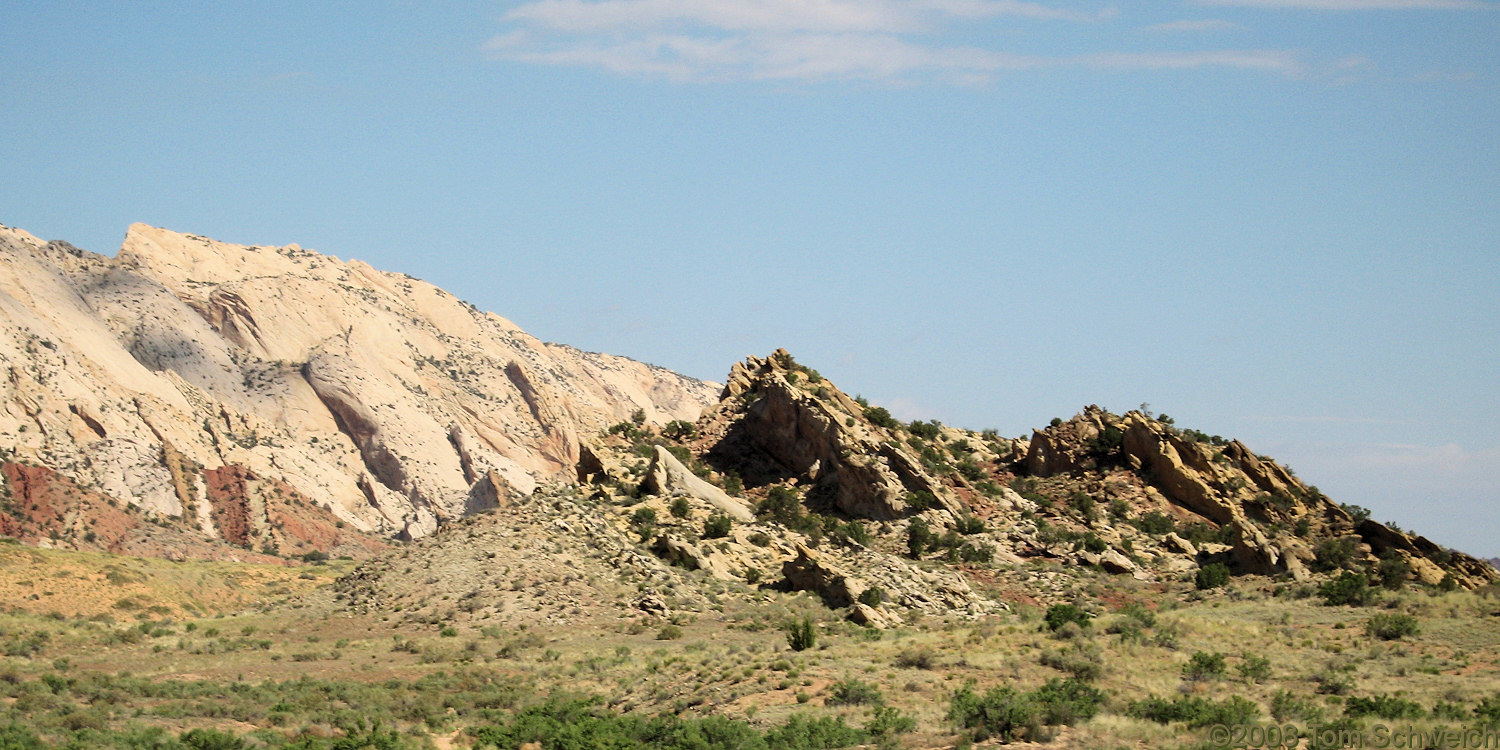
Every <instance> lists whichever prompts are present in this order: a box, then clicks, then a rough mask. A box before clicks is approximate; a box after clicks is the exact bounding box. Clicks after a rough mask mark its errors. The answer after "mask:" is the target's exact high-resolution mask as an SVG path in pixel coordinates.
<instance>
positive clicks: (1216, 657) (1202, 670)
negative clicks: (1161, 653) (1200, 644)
mask: <svg viewBox="0 0 1500 750" xmlns="http://www.w3.org/2000/svg"><path fill="white" fill-rule="evenodd" d="M1224 670H1225V663H1224V655H1223V654H1220V653H1211V652H1208V651H1198V652H1196V653H1194V654H1193V657H1192V658H1191V659H1189V660H1188V663H1187V664H1184V665H1183V666H1182V676H1183V677H1185V678H1187V679H1189V680H1222V679H1224Z"/></svg>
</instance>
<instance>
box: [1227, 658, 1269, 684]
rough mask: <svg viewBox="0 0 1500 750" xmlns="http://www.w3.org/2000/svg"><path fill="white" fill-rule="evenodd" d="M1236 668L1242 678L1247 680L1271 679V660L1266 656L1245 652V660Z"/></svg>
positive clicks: (1256, 681)
mask: <svg viewBox="0 0 1500 750" xmlns="http://www.w3.org/2000/svg"><path fill="white" fill-rule="evenodd" d="M1236 669H1237V670H1238V671H1239V673H1240V679H1242V680H1244V681H1246V682H1254V683H1261V682H1265V681H1266V680H1269V679H1271V660H1270V659H1267V658H1266V657H1264V656H1255V655H1253V654H1245V655H1244V661H1242V662H1240V665H1239V666H1238V667H1236Z"/></svg>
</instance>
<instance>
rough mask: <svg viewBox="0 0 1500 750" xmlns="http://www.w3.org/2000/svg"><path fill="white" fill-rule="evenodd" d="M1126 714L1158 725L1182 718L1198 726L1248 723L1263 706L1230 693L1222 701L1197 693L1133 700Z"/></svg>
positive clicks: (1181, 720) (1193, 725)
mask: <svg viewBox="0 0 1500 750" xmlns="http://www.w3.org/2000/svg"><path fill="white" fill-rule="evenodd" d="M1126 714H1127V715H1129V716H1134V717H1135V718H1137V719H1148V720H1150V721H1154V722H1157V723H1158V724H1168V723H1171V722H1174V721H1180V722H1183V723H1185V724H1187V725H1188V726H1189V727H1193V728H1198V727H1208V726H1213V725H1215V724H1225V725H1233V724H1246V723H1249V722H1250V721H1252V720H1254V719H1255V717H1257V716H1259V715H1260V707H1259V706H1257V705H1255V703H1253V702H1251V701H1249V700H1247V699H1245V698H1242V697H1240V696H1238V695H1231V696H1229V697H1228V698H1225V699H1224V700H1223V701H1212V700H1209V699H1207V698H1202V697H1199V696H1196V695H1191V696H1182V697H1179V698H1175V699H1173V700H1168V699H1166V698H1157V697H1154V696H1153V697H1151V698H1147V699H1145V700H1141V701H1134V702H1132V703H1131V704H1130V707H1129V708H1128V709H1127V710H1126Z"/></svg>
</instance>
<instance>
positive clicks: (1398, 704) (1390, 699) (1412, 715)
mask: <svg viewBox="0 0 1500 750" xmlns="http://www.w3.org/2000/svg"><path fill="white" fill-rule="evenodd" d="M1344 713H1345V714H1347V715H1349V716H1351V717H1353V718H1356V719H1357V718H1360V717H1362V716H1378V717H1380V718H1382V719H1420V718H1422V717H1424V716H1426V715H1427V712H1426V711H1424V710H1423V709H1422V707H1421V706H1420V705H1418V704H1417V703H1415V702H1414V701H1409V700H1406V699H1405V698H1400V697H1397V696H1394V695H1386V694H1384V693H1381V694H1379V695H1372V696H1370V697H1368V698H1349V699H1348V700H1345V701H1344Z"/></svg>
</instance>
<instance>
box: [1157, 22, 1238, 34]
mask: <svg viewBox="0 0 1500 750" xmlns="http://www.w3.org/2000/svg"><path fill="white" fill-rule="evenodd" d="M1239 28H1243V27H1241V26H1240V25H1239V24H1237V23H1231V22H1229V21H1225V20H1224V19H1222V18H1202V19H1192V20H1182V21H1169V22H1167V23H1158V24H1153V25H1151V26H1147V27H1146V29H1145V30H1146V31H1156V32H1162V33H1168V34H1177V33H1198V32H1206V31H1233V30H1235V29H1239Z"/></svg>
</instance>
